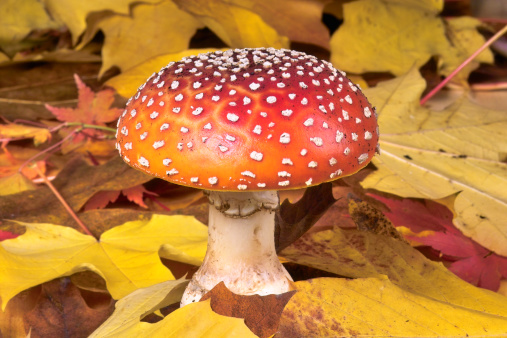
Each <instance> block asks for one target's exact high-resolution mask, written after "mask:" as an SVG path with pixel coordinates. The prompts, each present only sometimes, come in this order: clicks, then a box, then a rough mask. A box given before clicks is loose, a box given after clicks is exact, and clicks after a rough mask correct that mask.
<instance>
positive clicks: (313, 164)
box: [308, 161, 317, 168]
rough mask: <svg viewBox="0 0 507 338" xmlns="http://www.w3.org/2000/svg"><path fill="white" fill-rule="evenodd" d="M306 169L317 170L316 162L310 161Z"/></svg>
mask: <svg viewBox="0 0 507 338" xmlns="http://www.w3.org/2000/svg"><path fill="white" fill-rule="evenodd" d="M308 168H317V162H315V161H311V162H310V163H308Z"/></svg>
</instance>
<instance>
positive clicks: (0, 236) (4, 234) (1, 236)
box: [0, 230, 18, 241]
mask: <svg viewBox="0 0 507 338" xmlns="http://www.w3.org/2000/svg"><path fill="white" fill-rule="evenodd" d="M16 237H18V235H17V234H13V233H12V232H9V231H3V230H0V241H3V240H6V239H12V238H16Z"/></svg>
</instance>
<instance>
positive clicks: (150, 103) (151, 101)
mask: <svg viewBox="0 0 507 338" xmlns="http://www.w3.org/2000/svg"><path fill="white" fill-rule="evenodd" d="M153 102H155V100H153V99H150V100H149V101H148V104H147V105H146V107H149V106H151V105H152V104H153Z"/></svg>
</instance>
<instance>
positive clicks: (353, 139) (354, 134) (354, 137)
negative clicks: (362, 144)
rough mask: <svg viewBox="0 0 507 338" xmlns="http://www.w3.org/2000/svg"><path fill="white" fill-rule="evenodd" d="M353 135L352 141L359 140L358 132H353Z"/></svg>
mask: <svg viewBox="0 0 507 338" xmlns="http://www.w3.org/2000/svg"><path fill="white" fill-rule="evenodd" d="M351 135H352V141H357V138H358V136H357V134H356V133H352V134H351Z"/></svg>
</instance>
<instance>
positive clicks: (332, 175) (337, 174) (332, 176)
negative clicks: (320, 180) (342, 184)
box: [329, 169, 342, 178]
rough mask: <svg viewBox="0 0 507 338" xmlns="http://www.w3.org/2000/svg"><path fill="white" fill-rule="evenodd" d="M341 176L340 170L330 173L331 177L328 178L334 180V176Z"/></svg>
mask: <svg viewBox="0 0 507 338" xmlns="http://www.w3.org/2000/svg"><path fill="white" fill-rule="evenodd" d="M341 174H342V170H341V169H338V170H336V171H335V172H334V173H331V175H329V177H330V178H335V177H336V176H340V175H341Z"/></svg>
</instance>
